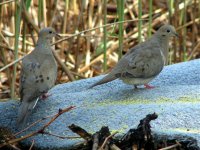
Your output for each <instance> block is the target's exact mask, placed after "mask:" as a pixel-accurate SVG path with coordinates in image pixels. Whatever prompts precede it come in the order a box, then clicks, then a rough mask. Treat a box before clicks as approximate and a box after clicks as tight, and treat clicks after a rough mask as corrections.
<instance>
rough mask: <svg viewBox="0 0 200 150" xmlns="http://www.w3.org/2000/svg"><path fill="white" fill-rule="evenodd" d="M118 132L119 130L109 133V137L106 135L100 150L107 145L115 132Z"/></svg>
mask: <svg viewBox="0 0 200 150" xmlns="http://www.w3.org/2000/svg"><path fill="white" fill-rule="evenodd" d="M117 133H118V131H116V132H114V133H113V134H111V135H109V136H108V137H106V138H105V140H104V142H103V144H102V146H101V147H100V149H99V150H103V149H104V147H105V145H106V143H107V142H108V140H110V139H111V138H112V137H113V136H114V135H115V134H117Z"/></svg>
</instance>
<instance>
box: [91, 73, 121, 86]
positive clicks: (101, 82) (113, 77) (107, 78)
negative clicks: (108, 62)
mask: <svg viewBox="0 0 200 150" xmlns="http://www.w3.org/2000/svg"><path fill="white" fill-rule="evenodd" d="M115 79H117V77H115V76H114V75H112V74H108V75H107V76H105V77H104V78H103V79H101V80H100V81H99V82H97V83H95V84H93V85H92V86H90V87H89V89H91V88H93V87H95V86H97V85H101V84H104V83H107V82H110V81H113V80H115Z"/></svg>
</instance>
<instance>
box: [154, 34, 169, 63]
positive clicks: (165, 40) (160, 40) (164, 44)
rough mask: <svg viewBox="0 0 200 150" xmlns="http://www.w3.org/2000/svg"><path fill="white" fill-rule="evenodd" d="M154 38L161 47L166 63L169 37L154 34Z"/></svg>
mask: <svg viewBox="0 0 200 150" xmlns="http://www.w3.org/2000/svg"><path fill="white" fill-rule="evenodd" d="M154 38H156V40H155V41H158V44H159V45H160V46H161V47H162V52H163V54H164V56H165V64H168V54H169V37H167V36H162V35H156V34H155V36H154Z"/></svg>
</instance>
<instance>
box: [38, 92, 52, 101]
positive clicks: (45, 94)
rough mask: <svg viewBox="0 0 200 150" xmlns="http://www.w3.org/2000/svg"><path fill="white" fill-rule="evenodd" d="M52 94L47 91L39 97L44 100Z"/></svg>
mask: <svg viewBox="0 0 200 150" xmlns="http://www.w3.org/2000/svg"><path fill="white" fill-rule="evenodd" d="M51 95H52V94H49V93H44V94H42V95H41V96H40V99H42V100H45V99H46V98H48V97H49V96H51Z"/></svg>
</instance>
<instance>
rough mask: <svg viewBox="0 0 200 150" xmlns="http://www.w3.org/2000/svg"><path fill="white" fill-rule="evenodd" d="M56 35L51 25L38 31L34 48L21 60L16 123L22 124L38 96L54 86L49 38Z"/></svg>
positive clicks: (52, 58)
mask: <svg viewBox="0 0 200 150" xmlns="http://www.w3.org/2000/svg"><path fill="white" fill-rule="evenodd" d="M56 35H58V34H57V33H56V32H55V30H54V29H53V28H51V27H48V28H44V29H42V30H41V31H40V32H39V38H38V41H37V45H36V47H35V49H34V50H33V51H32V52H31V53H30V54H28V55H27V56H26V57H25V58H24V59H23V61H22V69H21V77H20V89H19V92H20V97H21V105H20V108H19V114H18V120H17V125H18V127H20V126H24V125H25V123H26V121H27V117H28V116H29V115H30V113H31V111H32V110H33V109H34V108H35V106H36V104H37V101H38V99H39V97H40V96H41V95H42V94H44V93H47V91H48V90H49V89H50V88H51V87H53V86H54V84H55V81H56V78H57V63H56V60H55V59H54V56H53V53H52V48H51V44H50V42H51V39H52V38H53V37H54V36H56Z"/></svg>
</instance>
